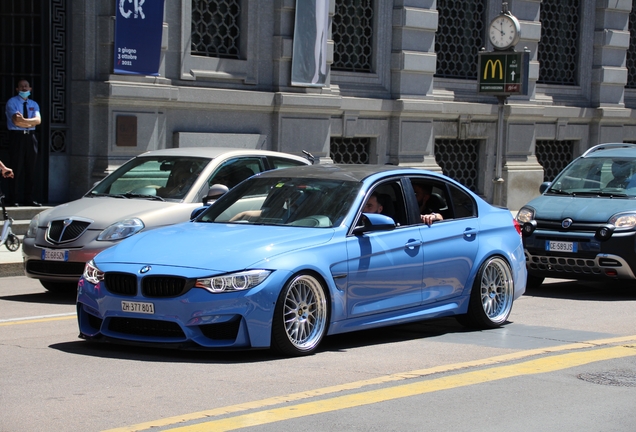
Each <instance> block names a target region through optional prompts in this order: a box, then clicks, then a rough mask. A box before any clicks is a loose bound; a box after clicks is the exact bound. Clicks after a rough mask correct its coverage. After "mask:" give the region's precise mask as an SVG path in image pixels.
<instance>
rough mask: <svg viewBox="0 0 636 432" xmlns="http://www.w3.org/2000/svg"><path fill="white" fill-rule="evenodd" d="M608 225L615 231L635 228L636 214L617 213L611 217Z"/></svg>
mask: <svg viewBox="0 0 636 432" xmlns="http://www.w3.org/2000/svg"><path fill="white" fill-rule="evenodd" d="M609 223H611V224H612V225H614V226H615V227H616V229H617V230H628V229H632V228H634V227H636V213H619V214H615V215H614V216H612V217H611V218H610V220H609Z"/></svg>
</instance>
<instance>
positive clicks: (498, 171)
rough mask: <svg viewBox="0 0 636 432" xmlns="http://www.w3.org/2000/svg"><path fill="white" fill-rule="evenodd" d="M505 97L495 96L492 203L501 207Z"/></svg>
mask: <svg viewBox="0 0 636 432" xmlns="http://www.w3.org/2000/svg"><path fill="white" fill-rule="evenodd" d="M506 97H507V96H497V99H498V100H499V103H498V104H497V146H496V149H497V150H496V152H497V154H496V159H495V178H494V179H493V183H494V184H495V196H494V198H495V199H494V203H495V204H496V205H500V206H502V205H503V204H504V203H503V183H504V179H503V147H504V146H503V144H504V143H503V132H504V104H505V102H506Z"/></svg>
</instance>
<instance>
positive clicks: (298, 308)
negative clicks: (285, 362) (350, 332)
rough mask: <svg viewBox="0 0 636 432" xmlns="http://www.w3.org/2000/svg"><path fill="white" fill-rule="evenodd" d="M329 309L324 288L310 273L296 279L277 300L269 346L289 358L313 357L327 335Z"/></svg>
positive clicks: (288, 284) (287, 285)
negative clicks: (311, 355)
mask: <svg viewBox="0 0 636 432" xmlns="http://www.w3.org/2000/svg"><path fill="white" fill-rule="evenodd" d="M328 319H329V306H328V302H327V295H326V294H325V288H324V286H323V284H322V283H321V282H320V281H319V280H318V279H317V278H316V277H315V276H313V275H311V274H309V273H301V274H297V275H295V276H294V277H293V278H292V279H290V280H289V282H287V284H285V287H284V288H283V290H282V291H281V293H280V295H279V296H278V301H277V302H276V308H275V310H274V322H273V323H272V346H273V347H274V348H275V349H276V350H278V351H279V352H280V353H282V354H284V355H288V356H302V355H308V354H313V353H314V352H315V351H316V348H317V347H318V345H319V344H320V341H321V340H322V338H323V337H324V336H325V334H326V333H327V323H328Z"/></svg>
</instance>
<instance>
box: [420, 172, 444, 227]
mask: <svg viewBox="0 0 636 432" xmlns="http://www.w3.org/2000/svg"><path fill="white" fill-rule="evenodd" d="M410 181H411V185H412V187H413V191H414V193H415V199H416V204H417V208H418V211H419V214H420V215H426V214H432V213H439V214H440V215H442V217H443V220H448V219H452V217H453V213H452V211H451V209H450V207H449V205H448V203H449V199H448V191H447V188H446V185H445V184H444V183H441V182H440V181H435V180H432V179H430V178H424V177H412V178H410ZM418 221H419V220H418ZM418 223H419V222H418Z"/></svg>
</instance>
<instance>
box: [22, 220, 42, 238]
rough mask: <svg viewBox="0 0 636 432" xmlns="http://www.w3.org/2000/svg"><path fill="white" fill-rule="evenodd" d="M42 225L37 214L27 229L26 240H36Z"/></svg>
mask: <svg viewBox="0 0 636 432" xmlns="http://www.w3.org/2000/svg"><path fill="white" fill-rule="evenodd" d="M39 224H40V215H39V214H37V215H35V216H33V219H31V222H29V228H28V229H27V232H26V234H24V237H26V238H35V236H36V235H37V233H38V225H39Z"/></svg>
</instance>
